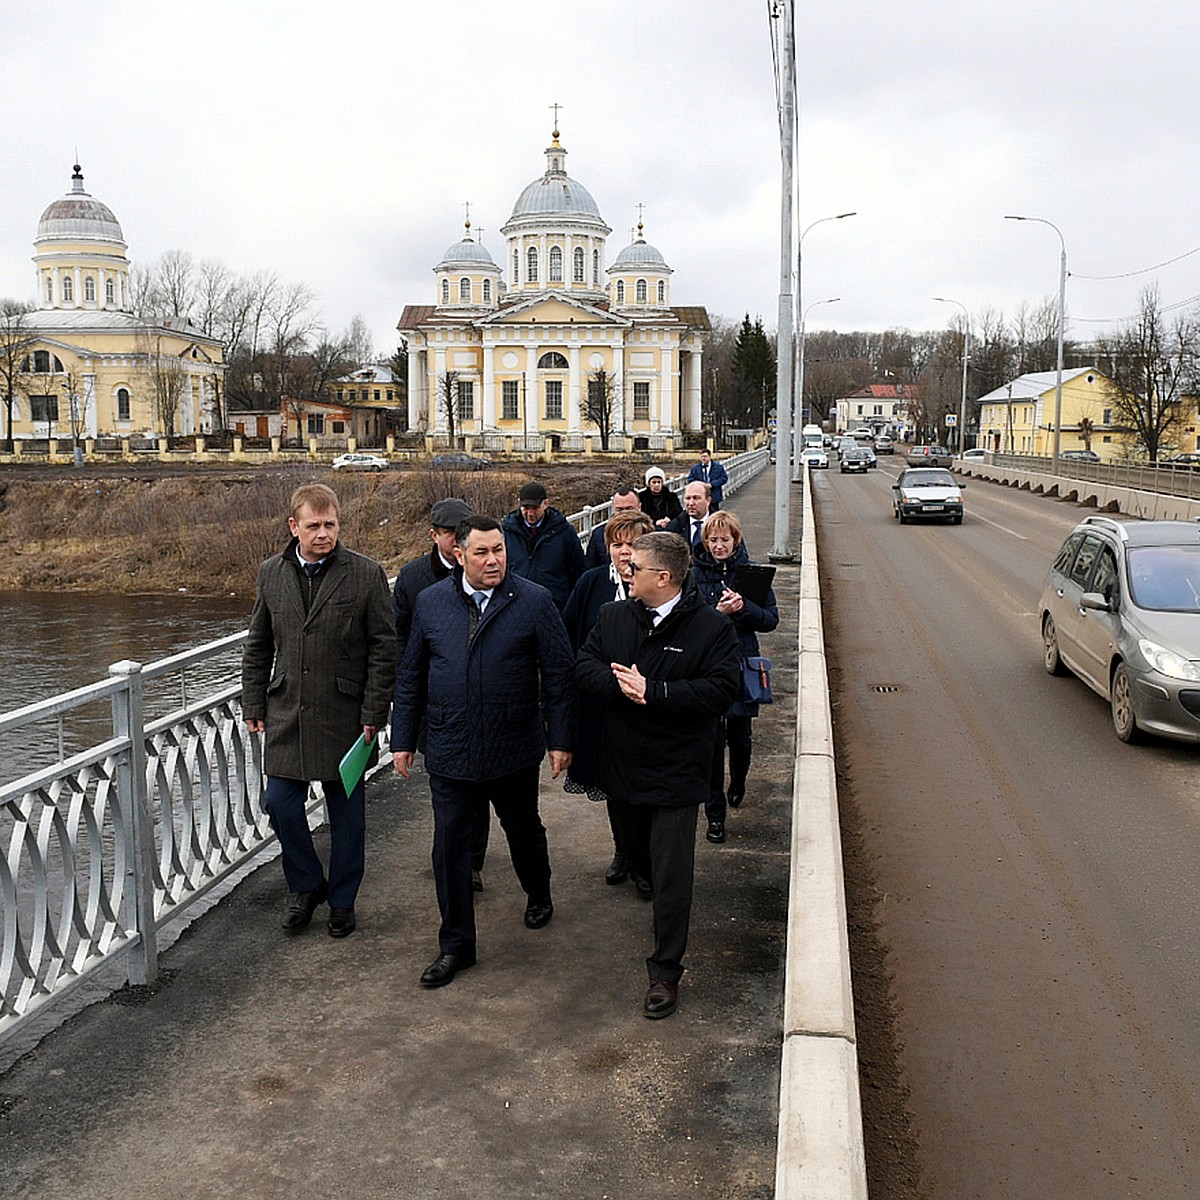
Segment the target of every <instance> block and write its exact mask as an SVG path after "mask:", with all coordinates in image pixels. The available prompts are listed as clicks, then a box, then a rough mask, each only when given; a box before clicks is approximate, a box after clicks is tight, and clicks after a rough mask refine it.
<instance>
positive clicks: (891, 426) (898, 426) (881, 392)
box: [836, 383, 920, 439]
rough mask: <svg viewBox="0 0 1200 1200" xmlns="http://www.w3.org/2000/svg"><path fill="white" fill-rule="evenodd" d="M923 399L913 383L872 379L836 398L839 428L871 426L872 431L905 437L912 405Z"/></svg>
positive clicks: (909, 422)
mask: <svg viewBox="0 0 1200 1200" xmlns="http://www.w3.org/2000/svg"><path fill="white" fill-rule="evenodd" d="M919 399H920V389H919V388H918V387H917V386H916V384H912V383H869V384H867V386H866V387H864V388H859V390H858V391H857V392H851V394H850V395H849V396H843V397H842V398H841V399H840V400H838V401H836V408H837V428H838V429H857V428H859V427H860V426H864V425H865V426H869V427H870V429H871V431H872V432H873V433H887V434H890V435H891V436H893V437H898V438H901V439H903V438H904V435H905V434H906V432H907V431H908V428H909V425H910V424H911V421H910V415H909V409H910V407H911V406H912V405H914V404H915V403H917V401H918V400H919Z"/></svg>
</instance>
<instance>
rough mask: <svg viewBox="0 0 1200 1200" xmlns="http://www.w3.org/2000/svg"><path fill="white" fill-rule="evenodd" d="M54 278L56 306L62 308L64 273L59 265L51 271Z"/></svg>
mask: <svg viewBox="0 0 1200 1200" xmlns="http://www.w3.org/2000/svg"><path fill="white" fill-rule="evenodd" d="M50 274H51V276H52V278H53V279H54V305H53V307H54V308H62V275H61V272H60V270H59V268H58V267H55V268H54V269H53V270H52V271H51V272H50Z"/></svg>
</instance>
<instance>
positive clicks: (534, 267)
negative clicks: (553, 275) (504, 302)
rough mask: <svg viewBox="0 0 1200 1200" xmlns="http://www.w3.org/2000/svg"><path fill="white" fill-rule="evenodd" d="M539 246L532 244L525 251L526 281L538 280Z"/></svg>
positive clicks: (535, 281)
mask: <svg viewBox="0 0 1200 1200" xmlns="http://www.w3.org/2000/svg"><path fill="white" fill-rule="evenodd" d="M537 258H538V255H537V247H536V246H530V247H529V249H528V250H527V251H526V252H525V282H526V283H537V281H538V261H537Z"/></svg>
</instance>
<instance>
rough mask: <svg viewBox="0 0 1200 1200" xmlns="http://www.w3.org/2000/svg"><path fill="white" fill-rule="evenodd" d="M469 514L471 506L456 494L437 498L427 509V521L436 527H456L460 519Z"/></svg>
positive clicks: (463, 519) (465, 517)
mask: <svg viewBox="0 0 1200 1200" xmlns="http://www.w3.org/2000/svg"><path fill="white" fill-rule="evenodd" d="M470 515H471V506H470V505H469V504H468V503H467V502H466V501H465V500H460V499H458V497H457V496H448V497H447V498H446V499H445V500H439V501H438V502H437V503H436V504H435V505H434V506H433V507H432V508H431V509H430V510H429V523H430V525H433V526H434V527H435V528H437V529H457V528H458V523H459V522H460V521H465V520H466V519H467V518H468V517H469V516H470Z"/></svg>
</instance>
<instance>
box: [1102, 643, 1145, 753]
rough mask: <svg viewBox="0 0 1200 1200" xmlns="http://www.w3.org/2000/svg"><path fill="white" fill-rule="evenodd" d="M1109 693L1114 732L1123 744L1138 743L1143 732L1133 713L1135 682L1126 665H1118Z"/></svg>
mask: <svg viewBox="0 0 1200 1200" xmlns="http://www.w3.org/2000/svg"><path fill="white" fill-rule="evenodd" d="M1109 691H1110V694H1111V703H1112V723H1113V730H1114V732H1115V733H1116V735H1117V737H1119V738H1120V739H1121V741H1123V742H1136V741H1138V740H1139V738H1140V736H1141V730H1140V729H1138V723H1137V717H1135V716H1134V713H1133V680H1132V679H1130V677H1129V668H1128V667H1127V666H1126V665H1125V664H1124V663H1117V665H1116V668H1115V669H1114V671H1113V675H1112V686H1111V688H1110V689H1109Z"/></svg>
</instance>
